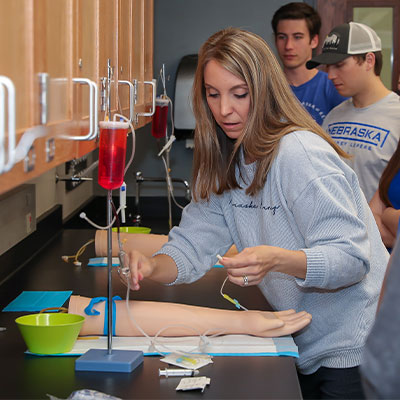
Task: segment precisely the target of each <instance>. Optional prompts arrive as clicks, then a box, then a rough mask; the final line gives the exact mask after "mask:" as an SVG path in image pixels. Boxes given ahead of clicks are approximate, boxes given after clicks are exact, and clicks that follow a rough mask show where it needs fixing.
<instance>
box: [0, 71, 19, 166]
mask: <svg viewBox="0 0 400 400" xmlns="http://www.w3.org/2000/svg"><path fill="white" fill-rule="evenodd" d="M0 85H1V89H0V108H1V110H0V136H1V137H0V142H1V143H0V174H2V173H3V172H7V171H9V170H10V169H11V168H12V167H13V166H14V164H15V144H16V131H15V86H14V84H13V82H12V80H11V79H10V78H7V77H6V76H0ZM4 89H7V94H8V106H7V111H8V116H7V117H8V158H7V162H6V160H5V149H4V138H5V112H4V110H5V90H4Z"/></svg>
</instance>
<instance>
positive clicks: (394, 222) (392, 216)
mask: <svg viewBox="0 0 400 400" xmlns="http://www.w3.org/2000/svg"><path fill="white" fill-rule="evenodd" d="M399 218H400V210H396V209H395V208H393V207H387V208H386V209H385V210H384V212H383V214H382V222H383V224H384V225H385V227H386V228H387V229H388V230H389V231H390V233H391V234H392V236H393V242H392V244H391V247H393V245H394V242H395V237H396V235H397V229H398V227H399Z"/></svg>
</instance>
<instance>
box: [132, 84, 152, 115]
mask: <svg viewBox="0 0 400 400" xmlns="http://www.w3.org/2000/svg"><path fill="white" fill-rule="evenodd" d="M143 83H144V84H145V85H151V86H152V87H153V92H152V93H153V99H152V106H151V111H150V112H144V113H137V114H136V115H137V116H141V117H151V116H153V115H154V112H155V111H156V80H155V79H153V80H152V81H144V82H143Z"/></svg>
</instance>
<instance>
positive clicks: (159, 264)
mask: <svg viewBox="0 0 400 400" xmlns="http://www.w3.org/2000/svg"><path fill="white" fill-rule="evenodd" d="M123 259H124V262H123V264H124V266H123V267H121V269H120V278H121V280H122V282H123V283H124V284H125V285H127V284H128V281H129V285H130V289H131V290H139V289H140V285H139V282H140V281H141V280H143V279H144V278H150V279H152V280H154V281H156V282H159V283H172V282H174V280H175V279H176V277H177V274H178V270H177V267H176V264H175V262H174V260H173V259H172V258H171V257H169V256H167V255H164V254H160V255H156V256H153V257H146V256H145V255H144V254H142V253H140V252H139V251H137V250H130V251H128V252H127V253H126V254H124V257H123Z"/></svg>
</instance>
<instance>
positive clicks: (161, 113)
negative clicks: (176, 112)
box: [151, 102, 168, 139]
mask: <svg viewBox="0 0 400 400" xmlns="http://www.w3.org/2000/svg"><path fill="white" fill-rule="evenodd" d="M156 104H157V103H156ZM167 117H168V102H166V104H165V105H156V111H155V113H154V117H153V123H152V125H151V134H152V135H153V136H154V137H155V138H156V139H161V138H163V137H165V135H166V133H167Z"/></svg>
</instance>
